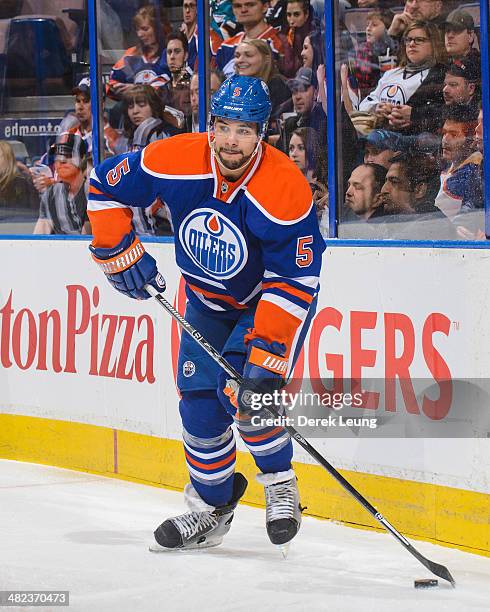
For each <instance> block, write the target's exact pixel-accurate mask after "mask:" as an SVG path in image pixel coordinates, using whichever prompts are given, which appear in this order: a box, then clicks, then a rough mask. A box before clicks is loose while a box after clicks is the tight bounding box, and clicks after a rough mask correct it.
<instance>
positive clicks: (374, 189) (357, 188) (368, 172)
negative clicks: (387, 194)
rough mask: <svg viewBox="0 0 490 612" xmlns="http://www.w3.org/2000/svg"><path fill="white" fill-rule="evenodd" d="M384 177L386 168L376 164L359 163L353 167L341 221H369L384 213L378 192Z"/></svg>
mask: <svg viewBox="0 0 490 612" xmlns="http://www.w3.org/2000/svg"><path fill="white" fill-rule="evenodd" d="M385 177H386V168H383V166H380V165H378V164H361V165H360V166H357V168H354V170H353V171H352V173H351V175H350V177H349V180H348V182H347V191H346V192H345V200H344V206H343V209H342V211H341V217H342V222H343V223H349V222H354V221H369V220H372V219H374V218H376V217H378V216H382V215H383V214H384V211H383V206H382V203H381V198H380V192H381V188H382V187H383V185H384V182H385ZM343 229H346V228H343Z"/></svg>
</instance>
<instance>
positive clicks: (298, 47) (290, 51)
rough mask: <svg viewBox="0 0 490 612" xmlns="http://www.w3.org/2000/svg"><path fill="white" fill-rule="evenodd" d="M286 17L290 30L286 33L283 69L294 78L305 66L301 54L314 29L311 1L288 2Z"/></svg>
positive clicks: (289, 0)
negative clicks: (305, 41)
mask: <svg viewBox="0 0 490 612" xmlns="http://www.w3.org/2000/svg"><path fill="white" fill-rule="evenodd" d="M286 17H287V21H288V26H289V28H288V30H287V33H286V38H287V45H284V62H283V66H282V69H283V72H284V74H286V75H291V76H293V75H295V74H296V72H297V71H298V70H299V68H301V66H302V65H303V58H302V57H301V52H302V51H303V43H304V40H305V37H306V36H308V34H309V33H310V32H311V30H312V29H314V28H313V23H314V22H313V14H312V12H311V11H310V0H288V2H287V8H286ZM315 25H317V24H315Z"/></svg>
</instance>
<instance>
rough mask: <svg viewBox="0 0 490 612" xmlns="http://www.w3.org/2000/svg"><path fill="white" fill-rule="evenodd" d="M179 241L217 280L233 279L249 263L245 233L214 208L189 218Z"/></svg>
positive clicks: (181, 229) (194, 260) (199, 209)
mask: <svg viewBox="0 0 490 612" xmlns="http://www.w3.org/2000/svg"><path fill="white" fill-rule="evenodd" d="M179 241H180V244H181V245H182V247H183V249H184V251H185V252H186V254H187V255H188V256H189V257H190V259H191V260H192V261H193V262H194V263H195V264H196V265H197V266H199V268H201V269H202V270H204V271H205V272H207V273H208V274H210V275H211V276H213V277H214V278H216V279H221V278H222V279H227V278H232V277H233V276H235V275H236V274H238V272H240V270H242V268H243V266H244V265H245V264H246V262H247V259H248V249H247V245H246V242H245V238H244V237H243V234H242V233H241V231H240V230H239V229H238V227H237V226H236V225H235V224H234V223H232V222H231V221H230V220H229V219H228V218H227V217H225V216H224V215H222V214H221V213H219V212H218V211H216V210H213V209H212V208H198V209H197V210H194V211H192V212H191V213H190V214H189V215H187V217H186V218H185V219H184V221H183V222H182V224H181V226H180V229H179Z"/></svg>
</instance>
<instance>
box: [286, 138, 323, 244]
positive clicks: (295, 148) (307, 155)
mask: <svg viewBox="0 0 490 612" xmlns="http://www.w3.org/2000/svg"><path fill="white" fill-rule="evenodd" d="M289 158H290V159H291V161H293V162H294V163H295V164H296V165H297V166H298V168H299V169H300V170H301V172H302V173H303V174H304V175H305V177H306V179H307V180H308V182H309V184H310V187H311V192H312V195H313V202H314V204H315V209H316V214H317V218H318V223H319V227H320V232H321V234H322V236H323V237H324V238H327V237H328V227H329V223H328V221H329V219H328V187H327V182H328V179H327V160H326V158H325V156H324V154H323V152H322V151H321V149H320V141H319V138H318V135H317V133H316V132H315V130H313V129H311V128H299V129H297V130H294V132H293V133H292V135H291V140H290V141H289Z"/></svg>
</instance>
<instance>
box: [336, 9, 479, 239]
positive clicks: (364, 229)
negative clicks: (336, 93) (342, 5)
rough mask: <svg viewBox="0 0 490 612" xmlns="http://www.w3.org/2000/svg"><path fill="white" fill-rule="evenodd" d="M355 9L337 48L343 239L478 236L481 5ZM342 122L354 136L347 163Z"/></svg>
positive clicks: (347, 14)
mask: <svg viewBox="0 0 490 612" xmlns="http://www.w3.org/2000/svg"><path fill="white" fill-rule="evenodd" d="M358 4H359V6H358V7H352V8H348V9H346V10H344V11H343V12H342V11H341V12H340V14H339V16H340V19H339V23H338V30H339V32H340V37H339V39H340V40H341V41H342V40H345V37H346V36H347V37H348V38H349V40H350V43H349V44H348V45H346V44H341V45H338V48H337V49H336V56H337V67H338V70H339V74H340V81H341V93H342V95H341V105H342V113H345V117H346V119H345V121H344V122H343V124H344V125H343V127H342V134H341V136H340V140H341V143H342V149H341V155H339V162H340V163H341V164H342V170H343V176H344V185H343V186H342V193H341V194H340V198H339V199H340V202H341V203H340V210H339V220H340V223H339V237H342V238H367V239H373V238H374V239H378V238H381V239H420V240H451V239H466V240H475V239H482V238H484V233H483V229H484V216H483V197H482V154H481V150H482V145H481V142H482V139H481V131H482V121H481V110H480V109H481V96H480V85H481V66H480V52H479V46H478V40H479V27H480V23H479V10H478V6H476V5H475V4H468V5H465V4H462V5H460V6H458V7H457V8H454V5H455V4H456V3H449V2H412V0H407V1H406V2H405V3H403V5H402V6H400V2H399V1H396V2H389V1H383V2H369V3H365V2H363V3H360V2H359V3H358ZM451 8H452V9H453V10H451ZM346 48H347V49H348V51H347V52H346ZM345 122H349V124H350V125H351V126H353V127H354V128H355V134H356V139H357V147H356V148H357V153H356V154H355V155H354V156H351V157H349V155H346V150H345V149H346V147H345V138H343V134H344V133H345V129H344V128H345Z"/></svg>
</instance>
